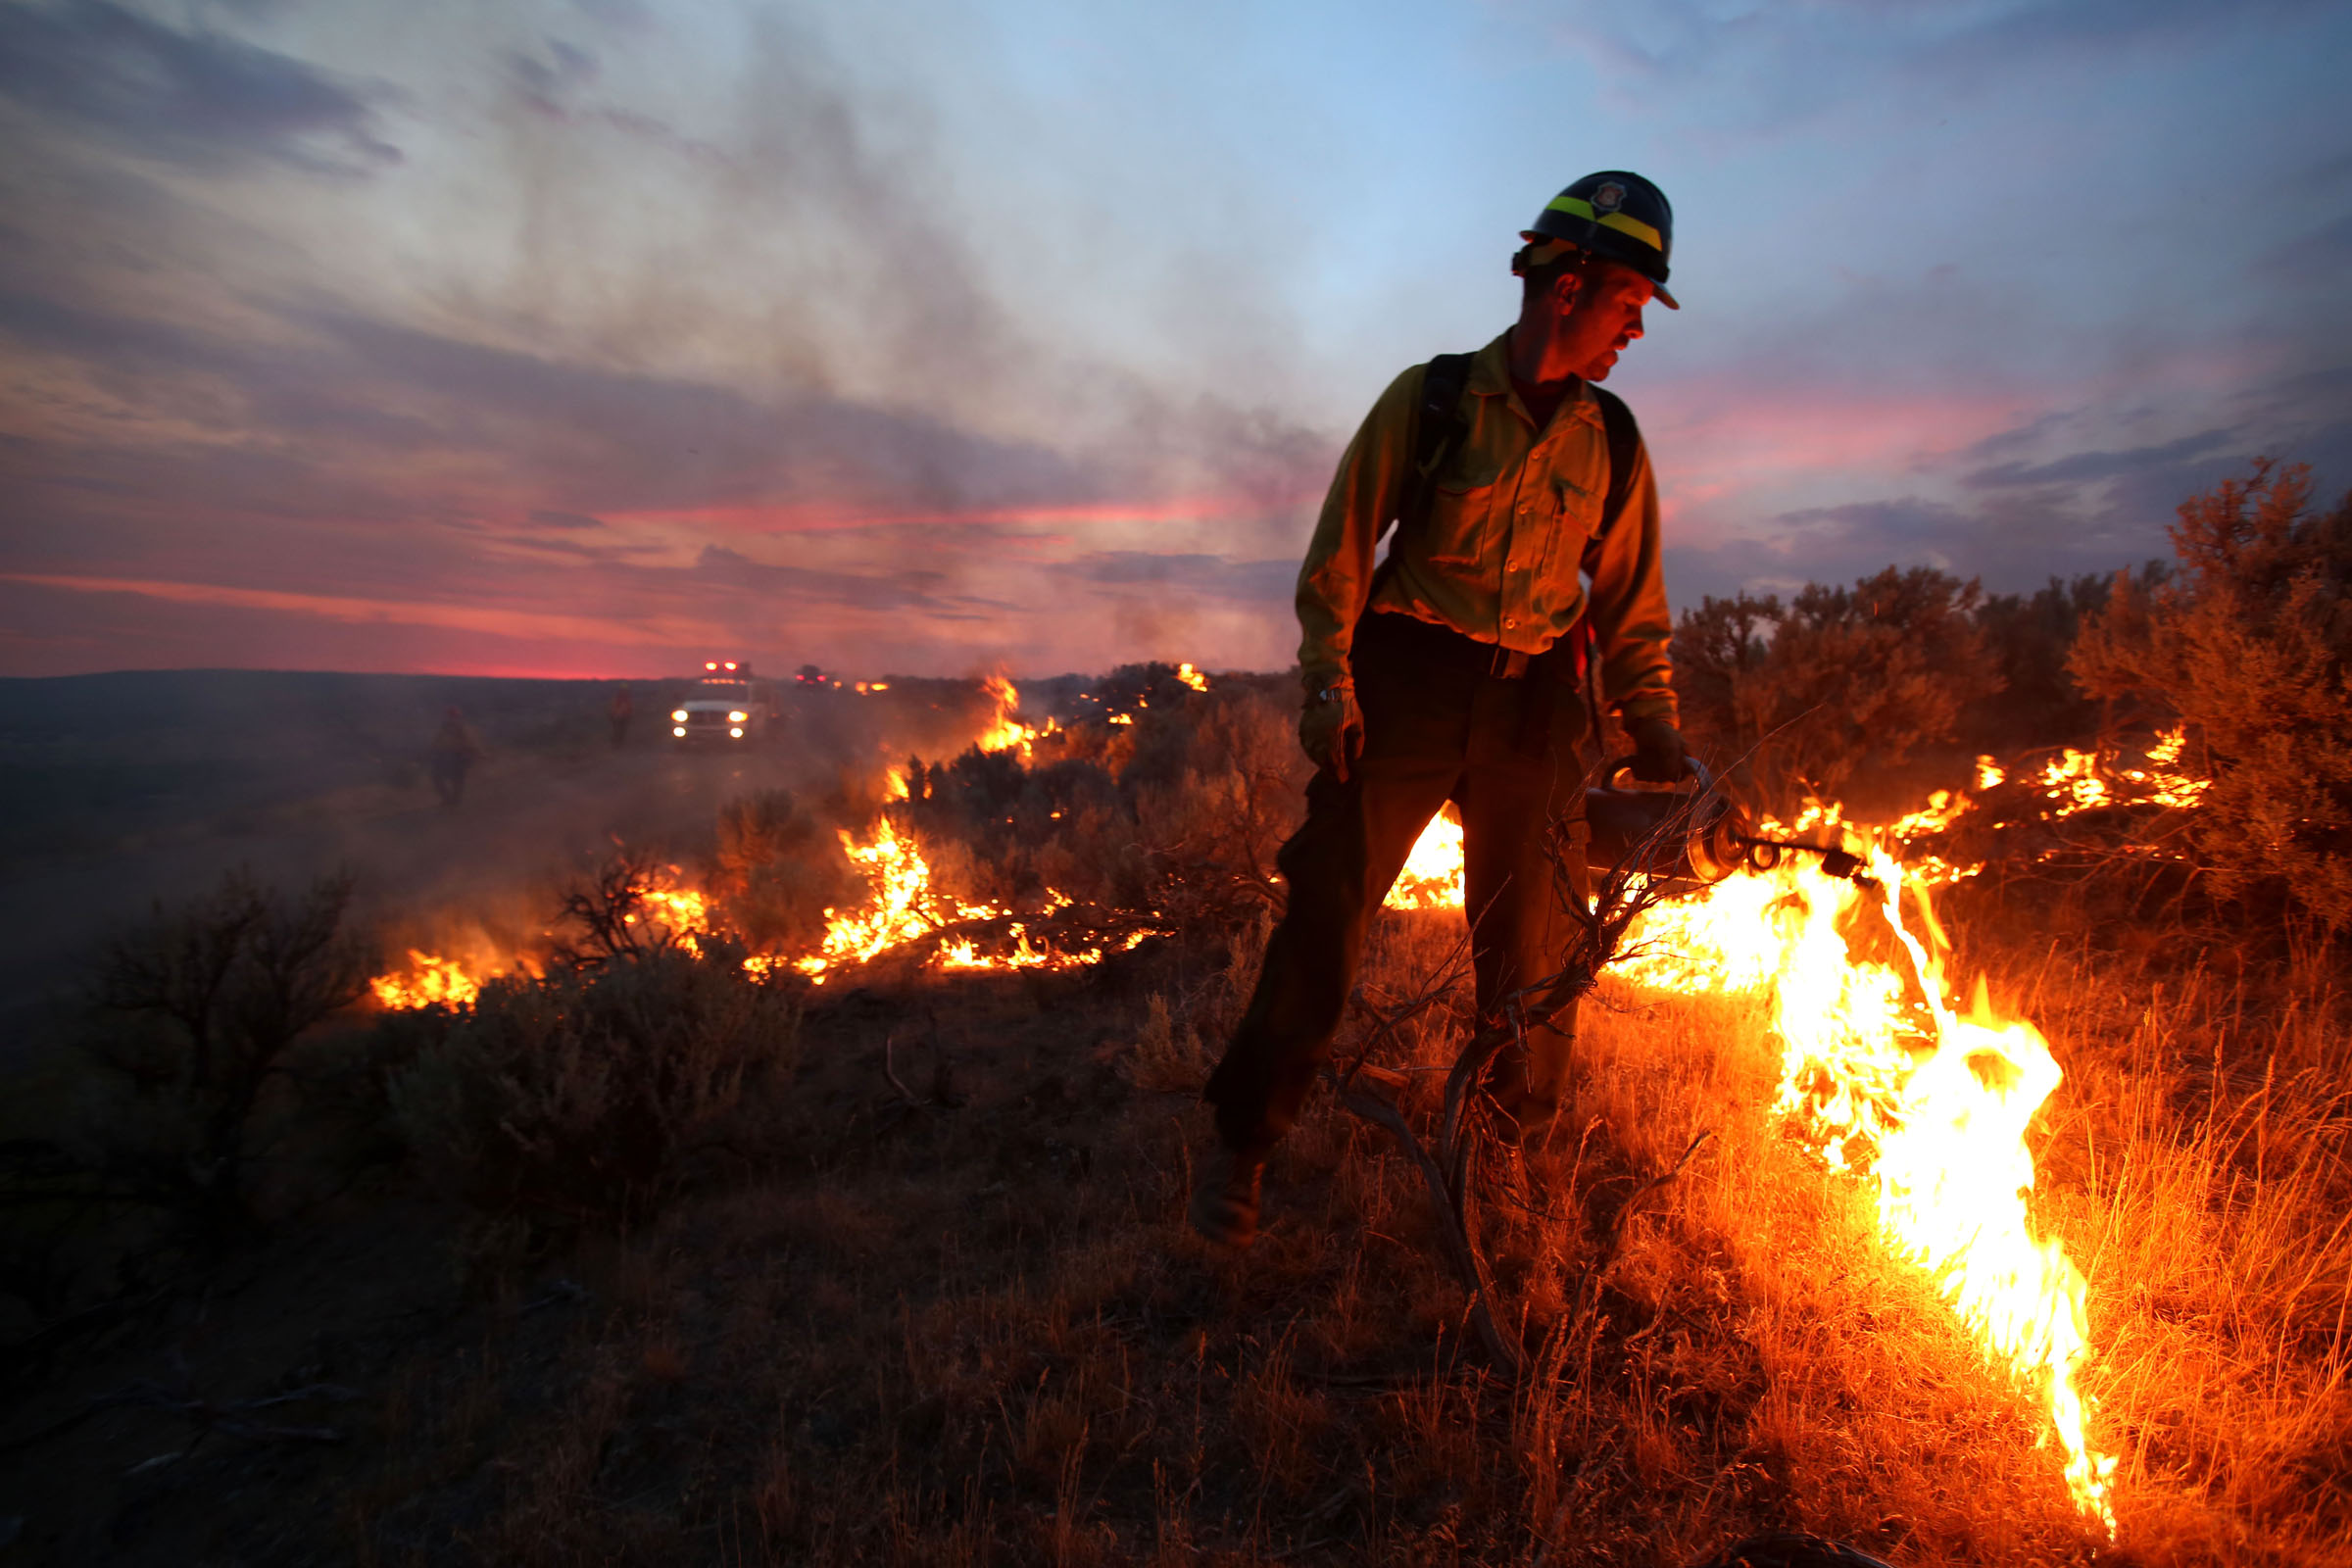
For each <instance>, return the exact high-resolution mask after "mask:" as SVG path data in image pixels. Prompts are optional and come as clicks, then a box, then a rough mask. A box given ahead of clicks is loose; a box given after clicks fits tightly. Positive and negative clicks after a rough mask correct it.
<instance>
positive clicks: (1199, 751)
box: [1122, 683, 1311, 923]
mask: <svg viewBox="0 0 2352 1568" xmlns="http://www.w3.org/2000/svg"><path fill="white" fill-rule="evenodd" d="M1286 684H1287V683H1286ZM1193 710H1194V711H1193V714H1192V715H1191V716H1192V722H1191V723H1190V724H1188V725H1185V726H1183V727H1182V728H1181V729H1178V728H1176V727H1175V726H1170V730H1171V733H1168V734H1166V735H1164V736H1163V735H1160V734H1156V733H1153V732H1152V731H1151V730H1147V731H1146V733H1145V734H1144V735H1143V736H1142V737H1141V738H1139V740H1138V742H1137V749H1136V756H1135V760H1134V761H1133V762H1132V763H1131V764H1130V765H1129V767H1128V770H1127V773H1126V775H1125V778H1124V779H1123V781H1122V782H1125V783H1126V784H1128V785H1129V787H1130V788H1132V789H1133V790H1134V792H1135V795H1136V816H1137V824H1138V827H1139V828H1140V830H1141V834H1142V839H1143V843H1144V844H1145V846H1146V847H1147V849H1148V853H1149V855H1150V857H1151V860H1152V869H1153V872H1154V879H1155V881H1156V883H1157V884H1158V885H1157V887H1156V889H1155V893H1154V897H1155V900H1156V903H1157V907H1159V908H1161V909H1162V910H1163V912H1166V913H1167V914H1169V915H1170V916H1171V917H1174V918H1178V919H1208V920H1211V921H1216V922H1219V923H1223V922H1226V921H1228V920H1230V919H1231V918H1233V917H1235V916H1238V915H1240V914H1242V913H1244V912H1245V911H1247V910H1249V909H1251V908H1262V907H1265V906H1266V905H1268V904H1270V903H1273V902H1275V900H1276V899H1277V897H1278V895H1277V892H1276V887H1275V881H1274V876H1275V872H1274V853H1275V851H1277V850H1279V849H1280V848H1281V847H1282V841H1283V840H1284V839H1285V838H1287V837H1289V836H1290V834H1291V832H1292V830H1293V829H1295V828H1296V827H1297V826H1298V825H1299V815H1300V811H1301V809H1302V802H1303V793H1302V792H1303V791H1304V788H1305V784H1306V778H1307V775H1308V773H1309V772H1310V771H1311V769H1310V767H1309V765H1308V763H1307V761H1306V759H1305V757H1304V756H1303V755H1302V754H1301V753H1300V752H1299V743H1298V741H1297V740H1296V739H1295V738H1294V735H1293V730H1294V727H1295V717H1296V713H1295V701H1285V700H1284V699H1282V698H1277V697H1276V696H1274V695H1273V694H1272V693H1269V692H1267V691H1264V690H1257V689H1252V688H1250V687H1247V686H1243V685H1240V684H1239V683H1235V684H1231V685H1227V686H1223V687H1220V688H1219V689H1218V690H1216V691H1215V692H1212V693H1210V694H1209V695H1208V697H1207V698H1206V699H1204V700H1199V701H1196V702H1195V703H1194V705H1193Z"/></svg>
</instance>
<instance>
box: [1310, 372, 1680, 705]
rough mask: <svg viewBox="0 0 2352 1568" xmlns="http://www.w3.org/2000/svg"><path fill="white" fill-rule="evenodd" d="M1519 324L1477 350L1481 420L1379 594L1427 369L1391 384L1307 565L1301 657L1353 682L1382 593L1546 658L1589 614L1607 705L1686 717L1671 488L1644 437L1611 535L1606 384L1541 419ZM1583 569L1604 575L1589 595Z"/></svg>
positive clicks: (1334, 494) (1468, 408)
mask: <svg viewBox="0 0 2352 1568" xmlns="http://www.w3.org/2000/svg"><path fill="white" fill-rule="evenodd" d="M1508 337H1509V334H1508V333H1505V334H1504V335H1503V336H1502V337H1498V338H1496V339H1495V341H1494V342H1492V343H1490V344H1488V345H1487V346H1486V347H1485V348H1483V349H1481V350H1479V351H1478V354H1477V357H1476V358H1475V359H1473V360H1472V361H1471V365H1470V375H1469V379H1468V382H1467V383H1466V386H1465V388H1464V391H1463V393H1462V403H1461V414H1462V416H1463V417H1464V418H1465V419H1466V420H1467V422H1468V429H1467V430H1466V431H1465V432H1464V434H1463V435H1462V437H1461V438H1460V440H1459V441H1458V443H1457V444H1456V445H1455V446H1454V448H1453V450H1452V452H1451V454H1450V455H1449V456H1448V457H1447V458H1446V461H1445V463H1444V465H1443V466H1442V467H1441V469H1440V471H1439V473H1438V476H1437V483H1436V486H1435V487H1434V489H1433V491H1432V494H1431V500H1430V508H1429V517H1428V520H1427V524H1426V526H1422V527H1406V528H1403V529H1401V530H1400V531H1399V534H1398V537H1397V541H1396V543H1395V544H1393V545H1392V546H1390V559H1391V560H1392V561H1393V562H1394V563H1395V567H1394V569H1392V570H1391V571H1390V572H1389V573H1388V574H1387V576H1386V578H1385V580H1384V581H1383V582H1382V583H1381V585H1380V588H1379V591H1378V592H1377V593H1375V592H1373V591H1372V564H1373V563H1372V551H1373V546H1374V544H1376V543H1377V542H1378V540H1379V538H1380V536H1381V534H1382V533H1383V532H1384V531H1385V530H1386V529H1387V528H1388V526H1389V524H1390V522H1391V521H1392V520H1394V519H1395V518H1396V516H1397V512H1398V510H1399V509H1400V508H1402V507H1403V505H1404V504H1405V500H1406V497H1407V494H1408V492H1409V491H1410V489H1411V471H1410V470H1411V467H1412V438H1413V410H1414V408H1415V407H1416V406H1417V405H1418V404H1419V403H1420V401H1421V383H1422V379H1423V377H1424V376H1425V374H1426V373H1427V371H1428V367H1427V366H1425V365H1416V366H1414V367H1413V368H1411V369H1409V370H1406V371H1405V372H1404V373H1403V374H1402V375H1399V376H1398V377H1397V379H1396V380H1395V381H1393V382H1392V383H1390V386H1389V389H1388V390H1387V391H1386V392H1384V393H1382V394H1381V395H1380V401H1379V402H1377V403H1375V404H1374V405H1373V406H1372V412H1371V413H1370V414H1369V415H1368V416H1366V417H1365V418H1364V424H1363V428H1362V429H1360V430H1358V431H1357V432H1356V434H1355V439H1354V440H1353V441H1352V442H1350V443H1349V444H1348V453H1347V456H1345V457H1343V458H1342V459H1341V460H1340V471H1339V473H1338V474H1337V475H1336V476H1335V477H1334V478H1333V480H1332V482H1331V493H1330V495H1329V496H1327V497H1326V498H1325V499H1324V502H1323V515H1322V516H1321V518H1320V519H1318V520H1317V522H1316V523H1315V536H1314V539H1313V541H1312V542H1311V543H1310V544H1309V545H1308V546H1307V549H1306V562H1305V564H1303V565H1302V566H1300V567H1299V629H1300V630H1301V632H1303V633H1304V637H1303V640H1302V641H1301V642H1300V643H1299V668H1300V672H1301V673H1302V675H1303V676H1304V678H1305V681H1306V685H1307V689H1308V690H1309V691H1314V690H1318V689H1320V688H1322V687H1325V686H1328V685H1330V684H1332V683H1333V682H1334V681H1337V680H1341V679H1345V678H1346V677H1347V674H1348V645H1349V642H1350V640H1351V639H1352V638H1353V636H1354V633H1355V622H1356V619H1357V617H1358V616H1359V615H1361V614H1362V613H1363V611H1364V606H1365V600H1366V598H1367V596H1369V598H1370V599H1371V602H1372V605H1373V606H1374V607H1375V608H1377V609H1380V610H1392V611H1399V612H1402V613H1405V614H1408V615H1413V616H1417V617H1418V618H1420V619H1422V620H1428V621H1435V622H1436V623H1437V624H1439V625H1441V626H1449V627H1451V628H1452V629H1453V630H1455V631H1458V632H1462V633H1464V634H1466V635H1468V636H1470V637H1474V638H1476V639H1478V640H1479V641H1480V642H1486V643H1498V644H1500V645H1501V646H1502V647H1504V648H1506V649H1510V650H1513V651H1515V652H1518V653H1525V654H1540V653H1542V652H1544V650H1545V649H1546V648H1549V647H1550V646H1551V644H1552V641H1553V639H1554V638H1557V637H1559V636H1561V635H1562V634H1563V633H1565V632H1566V631H1567V630H1568V629H1569V628H1570V627H1571V626H1573V625H1575V624H1576V622H1577V620H1578V618H1579V617H1580V616H1583V615H1584V614H1586V613H1588V611H1589V613H1591V615H1592V617H1593V629H1594V630H1595V631H1596V632H1597V633H1598V634H1599V650H1598V651H1599V661H1600V686H1601V693H1602V697H1603V700H1604V701H1605V702H1606V703H1608V704H1609V706H1611V707H1613V708H1616V709H1618V710H1620V711H1622V712H1623V713H1624V714H1625V716H1626V717H1628V718H1647V717H1664V718H1668V719H1672V718H1673V717H1674V716H1675V702H1674V688H1673V686H1672V685H1671V684H1670V683H1669V679H1670V674H1671V670H1670V666H1669V665H1668V663H1667V659H1666V642H1667V638H1668V637H1669V635H1670V634H1671V633H1672V632H1673V630H1674V622H1673V617H1672V616H1671V615H1670V614H1669V613H1668V612H1667V609H1666V585H1665V580H1664V578H1663V576H1662V575H1661V573H1660V570H1659V562H1658V492H1657V486H1656V485H1655V483H1653V482H1652V480H1651V477H1650V471H1649V454H1648V452H1647V451H1646V450H1644V449H1642V447H1641V446H1640V445H1639V444H1637V446H1636V448H1635V453H1634V471H1633V473H1632V474H1631V475H1630V476H1629V483H1628V485H1627V488H1626V494H1625V511H1624V513H1623V514H1622V515H1620V516H1619V517H1618V519H1617V525H1616V526H1615V527H1613V528H1611V529H1610V530H1609V531H1608V534H1607V536H1606V537H1605V538H1595V535H1596V534H1597V533H1598V531H1599V528H1600V511H1601V504H1602V502H1603V501H1604V500H1605V499H1606V497H1607V494H1608V488H1609V449H1608V441H1607V438H1606V436H1605V434H1604V433H1603V431H1602V428H1601V420H1600V403H1599V400H1598V399H1597V398H1596V397H1595V396H1594V395H1593V388H1592V387H1591V386H1590V385H1587V384H1586V383H1584V382H1581V381H1580V382H1579V383H1577V386H1576V389H1575V391H1574V392H1573V393H1572V394H1570V395H1569V396H1568V397H1567V398H1565V399H1563V400H1562V401H1561V403H1560V406H1559V409H1558V410H1557V412H1555V413H1554V414H1553V416H1552V418H1551V423H1550V425H1549V427H1548V428H1545V429H1543V430H1538V429H1537V428H1536V423H1535V420H1534V418H1533V417H1530V416H1529V414H1528V412H1527V407H1526V405H1525V404H1523V403H1521V402H1520V401H1519V395H1518V394H1517V393H1516V392H1514V391H1512V390H1511V376H1510V362H1509V359H1508V357H1507V354H1506V347H1505V345H1506V341H1507V339H1508ZM1580 572H1581V573H1582V574H1584V575H1586V576H1589V577H1590V578H1591V579H1592V589H1591V591H1590V592H1589V593H1588V592H1587V590H1586V587H1585V584H1584V583H1583V582H1582V581H1581V580H1580V577H1579V574H1580Z"/></svg>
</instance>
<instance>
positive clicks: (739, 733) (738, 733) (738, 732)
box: [727, 724, 743, 740]
mask: <svg viewBox="0 0 2352 1568" xmlns="http://www.w3.org/2000/svg"><path fill="white" fill-rule="evenodd" d="M727 733H728V734H730V735H732V736H734V737H735V738H736V739H737V740H741V739H743V726H742V725H741V724H738V725H736V726H735V727H734V728H733V729H731V730H729V731H727Z"/></svg>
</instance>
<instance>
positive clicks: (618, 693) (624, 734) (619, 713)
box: [605, 684, 637, 752]
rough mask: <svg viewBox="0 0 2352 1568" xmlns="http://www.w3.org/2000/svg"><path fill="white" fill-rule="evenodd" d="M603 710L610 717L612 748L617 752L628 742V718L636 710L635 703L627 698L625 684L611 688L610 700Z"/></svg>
mask: <svg viewBox="0 0 2352 1568" xmlns="http://www.w3.org/2000/svg"><path fill="white" fill-rule="evenodd" d="M605 711H606V712H608V713H610V714H611V715H612V718H613V750H614V751H616V752H617V751H619V750H620V749H621V748H622V747H623V746H626V745H627V744H628V742H629V719H630V718H631V717H632V716H633V715H634V714H635V713H636V711H637V707H636V704H635V703H634V702H632V701H631V700H630V698H629V688H628V687H627V685H625V684H623V685H619V686H615V687H613V701H612V703H611V705H610V706H608V707H607V708H606V710H605Z"/></svg>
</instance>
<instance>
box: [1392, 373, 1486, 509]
mask: <svg viewBox="0 0 2352 1568" xmlns="http://www.w3.org/2000/svg"><path fill="white" fill-rule="evenodd" d="M1477 358H1478V356H1477V355H1475V354H1441V355H1439V356H1437V357H1436V358H1435V359H1433V360H1431V361H1430V362H1429V369H1428V370H1427V372H1425V373H1424V374H1423V376H1422V377H1421V401H1420V402H1418V403H1416V404H1414V405H1413V469H1412V473H1413V477H1412V487H1411V488H1410V489H1409V490H1407V491H1406V492H1405V498H1404V505H1403V506H1401V507H1399V508H1398V509H1397V533H1398V534H1402V533H1403V532H1404V530H1405V529H1407V528H1418V527H1420V526H1421V525H1422V524H1423V523H1424V522H1427V521H1428V520H1429V504H1430V501H1431V499H1432V498H1433V497H1434V496H1435V495H1436V493H1437V488H1438V470H1439V469H1440V468H1442V467H1444V466H1446V459H1447V458H1448V457H1450V456H1452V455H1453V448H1454V444H1455V443H1456V442H1458V441H1460V440H1461V438H1462V434H1463V431H1464V429H1465V428H1466V426H1465V425H1464V424H1463V421H1462V393H1463V391H1464V390H1466V389H1467V388H1468V387H1469V385H1470V363H1471V361H1473V360H1475V359H1477Z"/></svg>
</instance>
